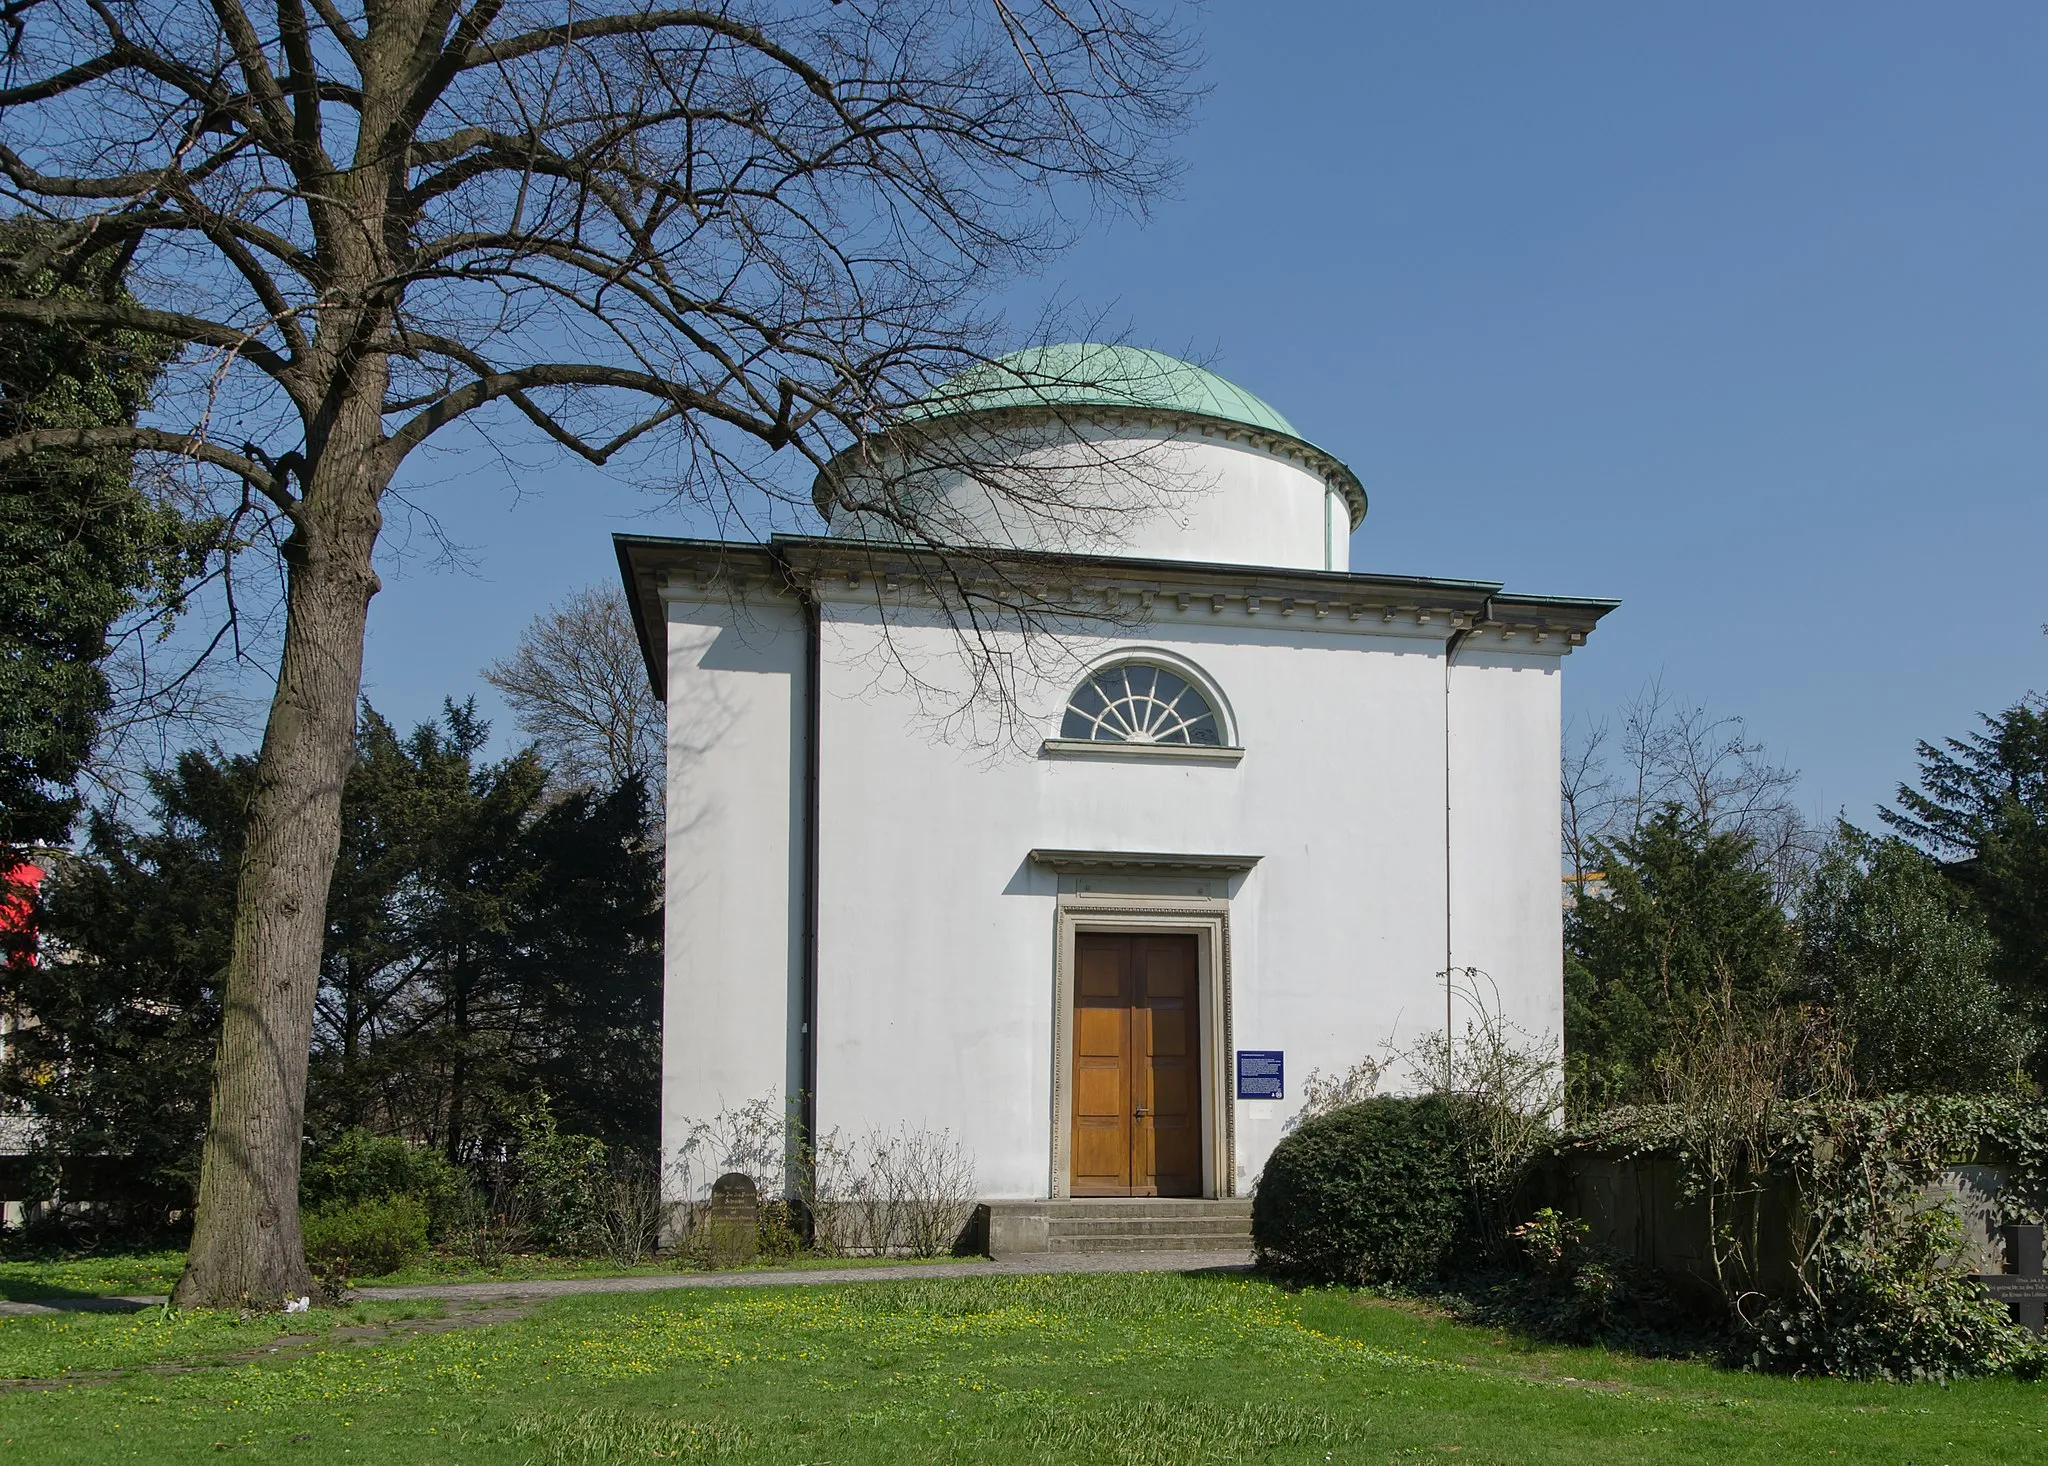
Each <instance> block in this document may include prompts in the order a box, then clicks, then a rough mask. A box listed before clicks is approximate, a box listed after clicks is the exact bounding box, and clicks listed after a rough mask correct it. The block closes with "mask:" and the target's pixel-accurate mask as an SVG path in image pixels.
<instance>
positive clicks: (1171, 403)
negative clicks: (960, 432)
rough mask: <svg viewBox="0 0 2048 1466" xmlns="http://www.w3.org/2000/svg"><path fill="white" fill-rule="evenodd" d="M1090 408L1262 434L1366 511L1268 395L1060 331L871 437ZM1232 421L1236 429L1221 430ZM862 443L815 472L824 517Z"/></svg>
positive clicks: (903, 412) (1361, 491)
mask: <svg viewBox="0 0 2048 1466" xmlns="http://www.w3.org/2000/svg"><path fill="white" fill-rule="evenodd" d="M1091 408H1093V409H1105V410H1107V411H1108V412H1109V413H1110V414H1112V415H1114V414H1115V413H1117V412H1118V411H1124V412H1130V411H1136V412H1140V413H1158V414H1161V415H1165V416H1168V417H1173V418H1184V419H1188V420H1190V421H1189V426H1193V427H1196V428H1199V427H1200V426H1201V424H1203V423H1205V422H1206V423H1212V424H1216V425H1218V426H1221V427H1223V428H1225V429H1226V431H1225V432H1224V434H1223V436H1225V437H1230V438H1235V437H1238V436H1240V435H1246V436H1251V437H1252V438H1253V440H1254V441H1257V440H1258V439H1259V438H1264V439H1265V441H1264V442H1263V443H1262V444H1261V445H1260V446H1262V447H1264V448H1266V449H1268V450H1271V451H1275V452H1278V453H1279V454H1281V455H1283V456H1285V457H1289V458H1293V459H1296V460H1297V461H1299V462H1300V463H1301V464H1302V465H1303V466H1304V467H1305V468H1306V469H1307V470H1308V471H1309V472H1310V473H1312V474H1315V475H1317V476H1319V477H1321V478H1322V480H1323V481H1324V482H1325V483H1326V484H1328V485H1329V486H1330V487H1331V488H1332V489H1334V490H1336V491H1337V492H1338V493H1339V494H1341V495H1342V496H1343V498H1344V501H1345V503H1346V505H1347V506H1348V508H1349V510H1350V517H1351V527H1352V528H1353V529H1356V528H1357V527H1358V525H1359V524H1360V522H1361V521H1363V520H1364V518H1365V510H1366V497H1365V488H1364V486H1363V485H1362V484H1360V483H1359V481H1358V475H1357V474H1355V473H1353V472H1352V471H1351V469H1350V468H1349V467H1348V466H1347V465H1346V464H1345V463H1344V462H1343V461H1342V460H1340V459H1338V458H1337V457H1335V456H1334V455H1332V454H1330V453H1329V452H1327V451H1326V450H1324V449H1322V448H1319V447H1317V446H1316V445H1315V444H1314V443H1312V442H1310V441H1309V440H1308V439H1307V438H1304V437H1303V436H1302V435H1301V434H1300V433H1299V432H1298V431H1296V429H1295V426H1294V424H1293V423H1291V422H1289V421H1288V420H1287V419H1286V418H1284V417H1282V416H1281V415H1280V413H1279V412H1278V411H1277V410H1276V409H1275V408H1274V407H1273V405H1272V404H1271V403H1269V402H1266V401H1265V400H1263V399H1262V398H1258V397H1254V396H1253V395H1252V394H1251V393H1249V392H1247V391H1245V390H1244V388H1242V387H1240V386H1238V385H1237V384H1236V383H1235V382H1229V381H1225V380H1224V379H1223V378H1222V377H1219V376H1217V375H1216V374H1215V373H1214V372H1212V371H1208V370H1205V369H1204V368H1202V367H1198V366H1196V365H1195V364H1194V363H1193V362H1189V361H1182V360H1181V359H1180V358H1179V357H1177V356H1168V355H1167V354H1166V353H1165V352H1163V351H1148V350H1146V349H1145V348H1143V347H1139V346H1110V345H1105V344H1103V343H1101V342H1095V341H1069V342H1064V343H1062V344H1060V345H1056V346H1034V347H1031V348H1029V349H1027V350H1024V351H1013V352H1011V353H1010V354H1009V355H1008V356H1005V357H1000V358H998V359H996V360H994V361H986V362H978V363H976V364H975V365H974V366H971V367H969V368H968V369H967V370H965V371H963V372H961V373H959V374H958V375H957V376H954V377H952V378H950V379H949V380H947V381H945V382H942V383H941V384H940V385H939V386H937V387H935V388H933V389H932V390H931V391H930V392H928V393H926V394H925V395H924V396H923V397H922V398H919V399H918V400H917V401H915V402H912V403H910V404H908V405H906V406H905V407H903V408H901V409H899V410H898V411H897V412H896V413H895V415H894V417H893V419H892V420H891V421H890V423H889V425H888V426H887V427H885V428H883V429H882V430H881V431H879V432H877V433H876V434H874V439H873V440H874V441H879V440H884V439H886V438H888V437H889V436H890V435H891V434H892V433H893V432H895V431H896V430H898V429H904V428H913V429H914V428H918V427H922V426H924V425H927V424H933V425H938V426H939V428H940V430H941V431H942V432H943V431H945V425H946V424H948V423H949V422H950V421H951V420H952V419H956V418H972V417H980V416H982V415H985V414H986V415H1001V416H1008V415H1010V414H1019V415H1024V416H1031V415H1035V414H1039V413H1047V412H1050V413H1053V414H1060V413H1064V412H1072V413H1075V414H1076V415H1085V414H1086V413H1087V411H1088V410H1089V409H1091ZM1232 428H1234V429H1237V430H1238V431H1237V432H1230V431H1228V429H1232ZM862 451H863V449H862V446H861V445H859V444H856V445H853V446H850V447H848V448H845V449H842V450H841V451H840V453H839V454H838V456H836V457H835V458H834V459H833V460H832V461H831V462H830V463H827V464H826V465H825V466H824V467H823V468H822V469H820V470H819V472H818V476H817V480H816V482H815V483H814V484H813V485H812V489H811V497H812V499H813V501H814V502H815V503H816V504H817V506H818V508H819V509H820V510H821V511H822V512H823V513H824V514H825V516H826V518H827V519H828V520H830V519H831V517H832V503H833V491H832V477H833V475H834V474H835V473H836V472H838V471H840V469H841V465H842V464H843V463H846V462H849V461H853V460H856V459H857V455H858V454H860V453H861V452H862Z"/></svg>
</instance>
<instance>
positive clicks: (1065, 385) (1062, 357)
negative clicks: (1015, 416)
mask: <svg viewBox="0 0 2048 1466" xmlns="http://www.w3.org/2000/svg"><path fill="white" fill-rule="evenodd" d="M1013 407H1136V408H1151V409H1153V410H1155V411H1162V412H1185V413H1190V414H1192V415H1194V416H1196V417H1210V418H1217V419H1219V420H1221V421H1223V422H1233V423H1241V424H1243V425H1244V426H1245V427H1250V428H1260V429H1263V430H1264V431H1266V432H1269V433H1279V434H1282V435H1283V436H1286V437H1289V438H1296V439H1300V438H1301V434H1300V433H1298V432H1296V431H1295V429H1294V424H1292V423H1290V422H1289V421H1288V420H1287V419H1286V418H1284V417H1282V416H1281V415H1280V414H1279V413H1278V412H1276V411H1274V410H1273V407H1272V405H1271V404H1270V403H1267V402H1263V401H1261V400H1260V399H1259V398H1257V397H1254V396H1252V394H1251V393H1249V392H1247V391H1245V390H1244V388H1242V387H1240V386H1237V385H1236V384H1235V383H1232V382H1226V381H1224V380H1223V378H1221V377H1219V376H1217V375H1216V374H1215V373H1214V372H1210V371H1204V370H1203V369H1202V368H1201V367H1198V366H1196V365H1194V363H1192V362H1186V361H1182V360H1181V359H1180V358H1179V357H1174V356H1168V355H1166V354H1165V353H1164V352H1161V351H1147V350H1145V349H1144V348H1143V347H1138V346H1103V345H1098V344H1096V343H1094V342H1086V341H1076V342H1068V343H1066V344H1065V345H1061V346H1034V347H1032V348H1031V349H1029V350H1028V351H1017V352H1012V353H1011V354H1010V355H1008V356H1006V357H1003V358H1001V359H1000V360H998V361H991V362H983V363H981V364H980V365H977V366H973V367H970V368H968V369H967V370H966V371H964V372H962V373H961V374H960V375H959V376H957V377H954V378H953V379H952V380H951V381H949V382H946V383H945V384H943V385H942V386H940V387H939V388H938V389H937V390H936V391H934V392H932V393H931V394H930V395H929V396H927V397H926V398H924V400H923V401H921V402H917V403H914V404H912V405H911V406H910V407H908V408H906V409H905V410H904V411H903V413H902V414H901V417H900V419H899V420H900V421H904V422H917V421H929V420H930V419H933V418H940V417H953V416H955V415H957V414H960V413H968V412H992V411H997V410H1000V409H1003V408H1013Z"/></svg>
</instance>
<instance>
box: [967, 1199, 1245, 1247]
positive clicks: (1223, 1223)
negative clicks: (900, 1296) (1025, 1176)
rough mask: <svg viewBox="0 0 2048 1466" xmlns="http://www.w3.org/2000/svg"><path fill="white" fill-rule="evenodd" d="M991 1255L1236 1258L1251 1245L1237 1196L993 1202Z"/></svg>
mask: <svg viewBox="0 0 2048 1466" xmlns="http://www.w3.org/2000/svg"><path fill="white" fill-rule="evenodd" d="M981 1220H982V1224H983V1226H984V1228H985V1230H984V1231H983V1234H982V1236H983V1241H984V1243H985V1245H986V1246H987V1248H988V1251H989V1254H990V1255H991V1256H993V1257H1014V1256H1018V1255H1021V1254H1027V1253H1034V1252H1038V1253H1043V1252H1062V1253H1076V1252H1236V1251H1240V1250H1242V1251H1244V1252H1246V1253H1249V1252H1250V1251H1251V1247H1252V1235H1251V1234H1252V1205H1251V1202H1250V1201H1248V1200H1245V1199H1243V1198H1241V1197H1232V1198H1227V1199H1224V1200H1213V1199H1207V1198H1199V1197H1173V1196H1131V1197H1122V1196H1113V1197H1081V1198H1078V1199H1072V1200H1060V1201H1052V1200H1046V1201H992V1202H988V1203H985V1204H984V1205H983V1207H982V1208H981Z"/></svg>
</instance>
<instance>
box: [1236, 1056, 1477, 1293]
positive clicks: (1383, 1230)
mask: <svg viewBox="0 0 2048 1466" xmlns="http://www.w3.org/2000/svg"><path fill="white" fill-rule="evenodd" d="M1465 1134H1466V1127H1464V1126H1462V1125H1461V1124H1460V1123H1459V1121H1458V1117H1457V1115H1456V1113H1455V1112H1454V1110H1453V1108H1452V1105H1451V1103H1450V1102H1449V1101H1447V1100H1445V1099H1444V1098H1442V1097H1441V1096H1437V1095H1427V1096H1424V1097H1422V1098H1419V1099H1393V1098H1381V1099H1370V1100H1367V1101H1365V1102H1364V1103H1363V1104H1358V1105H1352V1106H1350V1107H1349V1108H1347V1109H1342V1110H1337V1111H1335V1112H1334V1113H1331V1114H1328V1115H1322V1116H1319V1117H1317V1118H1315V1119H1313V1120H1310V1121H1308V1122H1307V1123H1306V1124H1304V1125H1302V1126H1301V1128H1300V1129H1298V1130H1296V1131H1295V1132H1294V1133H1293V1134H1292V1135H1290V1136H1288V1137H1287V1138H1286V1139H1284V1140H1282V1141H1281V1142H1280V1144H1279V1146H1278V1147H1276V1148H1275V1149H1274V1151H1273V1154H1272V1157H1271V1158H1270V1159H1269V1160H1268V1161H1267V1162H1266V1169H1265V1172H1264V1174H1262V1175H1261V1176H1260V1177H1259V1185H1258V1190H1257V1192H1256V1194H1255V1195H1254V1197H1253V1200H1252V1240H1253V1241H1254V1242H1255V1243H1256V1244H1257V1245H1258V1249H1259V1256H1260V1260H1261V1262H1262V1263H1264V1264H1265V1265H1266V1266H1269V1267H1272V1268H1274V1269H1275V1270H1277V1271H1281V1272H1286V1273H1292V1274H1295V1275H1297V1276H1300V1277H1303V1278H1308V1279H1313V1280H1316V1281H1321V1282H1340V1283H1389V1282H1407V1281H1413V1280H1416V1279H1420V1278H1425V1277H1429V1276H1431V1275H1433V1274H1436V1273H1438V1272H1441V1271H1442V1270H1443V1268H1444V1266H1445V1265H1446V1263H1448V1262H1449V1261H1450V1258H1451V1253H1452V1249H1453V1248H1454V1247H1456V1246H1457V1245H1458V1243H1459V1242H1460V1241H1461V1240H1462V1239H1464V1238H1466V1237H1468V1236H1469V1235H1470V1233H1471V1230H1472V1204H1471V1192H1470V1189H1469V1188H1470V1177H1471V1174H1472V1172H1471V1167H1470V1165H1469V1163H1468V1161H1467V1158H1466V1155H1465V1150H1466V1144H1467V1142H1466V1139H1465Z"/></svg>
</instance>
